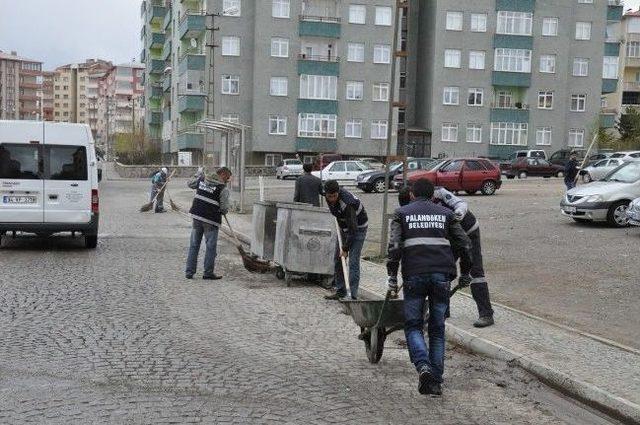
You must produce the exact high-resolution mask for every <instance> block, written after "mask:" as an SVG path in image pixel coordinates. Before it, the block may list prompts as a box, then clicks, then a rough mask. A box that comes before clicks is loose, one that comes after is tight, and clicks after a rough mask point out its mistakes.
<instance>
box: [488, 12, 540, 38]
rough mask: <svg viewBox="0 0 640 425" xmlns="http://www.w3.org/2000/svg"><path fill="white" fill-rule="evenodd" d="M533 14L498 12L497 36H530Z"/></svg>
mask: <svg viewBox="0 0 640 425" xmlns="http://www.w3.org/2000/svg"><path fill="white" fill-rule="evenodd" d="M532 18H533V14H531V13H526V12H507V11H503V10H501V11H499V12H498V28H497V30H496V33H498V34H513V35H531V26H532V21H533V19H532Z"/></svg>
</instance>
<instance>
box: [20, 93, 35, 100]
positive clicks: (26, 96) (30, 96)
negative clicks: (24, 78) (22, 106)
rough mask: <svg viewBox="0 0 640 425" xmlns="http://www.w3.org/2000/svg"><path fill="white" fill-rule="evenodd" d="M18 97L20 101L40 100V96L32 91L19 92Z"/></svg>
mask: <svg viewBox="0 0 640 425" xmlns="http://www.w3.org/2000/svg"><path fill="white" fill-rule="evenodd" d="M18 98H20V100H21V101H28V100H31V101H34V102H35V101H37V100H40V96H38V95H37V94H35V93H33V94H26V93H25V94H19V95H18Z"/></svg>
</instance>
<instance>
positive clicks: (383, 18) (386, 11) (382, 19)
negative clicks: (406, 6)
mask: <svg viewBox="0 0 640 425" xmlns="http://www.w3.org/2000/svg"><path fill="white" fill-rule="evenodd" d="M392 14H393V11H392V10H391V8H390V7H381V6H377V7H376V25H385V26H389V27H390V26H391V16H392Z"/></svg>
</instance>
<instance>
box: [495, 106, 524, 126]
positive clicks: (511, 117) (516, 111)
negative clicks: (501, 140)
mask: <svg viewBox="0 0 640 425" xmlns="http://www.w3.org/2000/svg"><path fill="white" fill-rule="evenodd" d="M489 120H490V121H491V122H519V123H528V122H529V106H528V105H522V106H521V107H520V108H498V107H496V106H495V105H492V107H491V113H490V115H489Z"/></svg>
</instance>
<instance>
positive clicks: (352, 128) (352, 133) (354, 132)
mask: <svg viewBox="0 0 640 425" xmlns="http://www.w3.org/2000/svg"><path fill="white" fill-rule="evenodd" d="M344 137H348V138H357V139H360V138H362V120H348V121H347V122H346V124H345V126H344Z"/></svg>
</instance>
